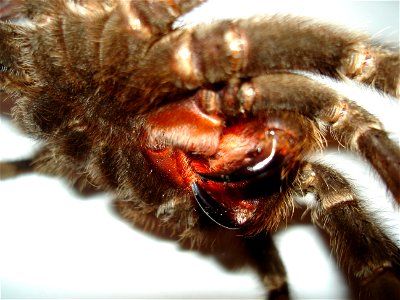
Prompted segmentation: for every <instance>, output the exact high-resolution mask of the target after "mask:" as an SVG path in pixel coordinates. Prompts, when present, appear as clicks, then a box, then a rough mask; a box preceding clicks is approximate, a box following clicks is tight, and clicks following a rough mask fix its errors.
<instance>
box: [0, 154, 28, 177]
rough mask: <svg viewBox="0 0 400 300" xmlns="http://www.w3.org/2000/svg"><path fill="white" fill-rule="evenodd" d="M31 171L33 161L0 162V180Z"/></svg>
mask: <svg viewBox="0 0 400 300" xmlns="http://www.w3.org/2000/svg"><path fill="white" fill-rule="evenodd" d="M33 171H34V170H33V160H32V159H29V158H28V159H21V160H16V161H9V162H0V180H3V179H7V178H12V177H15V176H18V175H22V174H25V173H31V172H33Z"/></svg>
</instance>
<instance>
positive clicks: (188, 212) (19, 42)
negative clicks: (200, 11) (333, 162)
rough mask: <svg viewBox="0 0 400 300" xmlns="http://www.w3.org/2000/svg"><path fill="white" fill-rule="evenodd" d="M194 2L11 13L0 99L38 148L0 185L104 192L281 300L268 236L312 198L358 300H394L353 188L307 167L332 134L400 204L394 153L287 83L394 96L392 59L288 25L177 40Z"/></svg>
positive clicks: (389, 265)
mask: <svg viewBox="0 0 400 300" xmlns="http://www.w3.org/2000/svg"><path fill="white" fill-rule="evenodd" d="M200 2H201V1H172V2H155V3H150V2H149V1H131V2H129V1H79V3H75V2H72V1H26V2H24V1H22V3H21V5H20V6H19V5H18V6H17V13H18V15H22V16H24V17H25V18H26V19H24V20H25V21H26V22H27V23H26V24H25V25H21V24H20V25H18V24H16V23H6V22H5V23H1V27H0V35H1V39H0V43H1V48H2V50H3V53H2V54H1V55H0V64H1V72H2V73H1V77H0V87H1V88H2V89H3V90H5V91H6V92H7V93H9V94H11V95H13V96H14V97H15V98H17V100H16V106H15V108H14V110H13V116H14V118H15V119H16V121H17V123H18V124H19V126H20V127H22V128H23V130H24V131H25V132H27V133H28V134H30V135H31V136H33V137H35V138H37V139H40V140H41V141H42V142H43V148H42V149H41V150H39V151H38V153H37V154H36V155H35V157H34V158H33V159H29V160H27V161H22V162H11V163H2V165H1V166H2V168H3V169H2V174H3V176H4V177H7V176H8V177H11V176H14V175H17V174H18V173H19V172H27V171H32V170H34V171H37V172H41V173H45V174H51V175H57V176H62V177H66V178H67V179H68V180H70V181H71V182H73V183H74V184H76V185H77V186H79V187H81V188H82V189H84V188H85V187H87V186H88V185H94V186H95V187H96V188H98V189H101V190H106V191H112V192H113V193H115V195H116V199H117V200H116V201H115V203H116V207H117V209H118V211H119V212H120V213H121V214H122V215H123V216H124V217H126V218H127V219H129V220H130V221H132V222H133V223H135V225H136V226H138V227H143V228H144V229H146V230H149V231H152V232H154V233H158V234H161V235H169V236H171V237H174V238H177V239H179V240H180V241H181V243H183V244H185V243H189V244H190V245H191V246H193V247H202V246H204V245H213V247H214V248H215V251H216V252H217V255H218V251H219V250H220V249H219V248H223V247H228V248H232V247H235V248H236V247H237V249H239V250H240V251H243V252H245V253H246V254H247V258H248V261H249V263H250V264H251V265H253V266H254V267H255V268H256V270H257V271H258V273H259V274H260V277H261V279H262V281H263V283H264V284H265V287H266V289H267V290H269V291H270V293H269V297H270V298H279V297H283V298H284V297H286V296H288V288H287V280H286V274H285V271H284V269H283V265H282V262H281V261H280V259H279V256H278V254H277V251H276V249H275V248H274V245H273V243H272V240H271V235H270V233H271V232H273V231H274V230H275V229H276V228H277V227H278V226H279V225H280V224H281V223H282V222H284V221H285V220H286V219H287V218H289V217H290V216H291V214H292V210H293V208H294V202H293V199H292V198H293V195H296V194H298V195H302V194H305V193H308V192H313V193H315V194H316V199H315V201H313V202H312V204H310V206H309V210H310V211H311V215H312V219H313V222H314V223H316V224H317V225H318V226H319V227H321V228H322V229H323V230H325V231H326V232H327V233H328V235H330V239H331V244H332V249H333V252H334V254H336V255H337V258H338V261H339V264H340V265H341V266H342V267H343V269H345V270H347V272H348V273H349V276H350V277H354V279H355V280H356V281H357V282H358V284H359V285H360V288H361V297H366V296H370V297H371V298H374V297H375V298H377V297H378V296H379V297H381V295H380V293H381V292H382V291H383V290H385V291H386V290H387V291H388V297H390V296H392V297H393V298H394V297H395V296H396V293H398V292H399V291H398V286H399V249H398V247H397V246H396V245H395V244H394V243H393V242H391V241H390V239H389V238H388V237H387V236H386V234H385V233H384V232H383V231H382V230H381V229H380V228H379V226H378V225H377V224H375V223H374V221H373V219H374V218H373V216H369V215H368V214H367V213H366V212H365V211H364V209H363V208H362V205H361V204H360V203H359V201H358V200H359V199H358V196H357V194H356V193H355V191H354V188H352V187H351V185H350V184H349V183H348V181H347V180H346V179H345V178H344V177H343V176H342V175H340V174H339V173H338V172H336V171H334V170H332V169H331V168H329V167H327V166H324V165H322V164H320V163H317V162H315V161H314V160H313V159H312V154H313V153H314V152H316V151H317V150H319V149H320V148H323V147H324V138H325V136H327V134H328V133H330V134H331V136H332V138H333V139H335V140H337V141H338V142H339V143H340V144H341V145H343V146H344V147H346V148H349V149H351V150H352V151H355V152H359V153H360V154H361V155H363V156H364V157H365V158H366V159H368V160H369V161H370V162H371V164H372V165H373V166H374V167H375V168H376V170H377V171H378V173H379V174H380V175H381V176H382V178H383V180H384V181H385V183H386V184H387V186H388V189H389V190H390V191H391V193H392V194H393V195H394V197H395V199H396V200H399V190H398V188H399V173H400V172H399V159H400V154H399V149H398V146H397V145H396V144H394V143H393V142H392V141H391V140H390V139H388V137H387V134H386V132H385V131H384V130H383V127H382V125H381V123H380V122H379V120H377V119H376V118H374V117H373V116H372V115H370V114H369V113H368V112H367V111H365V110H364V109H362V108H361V107H359V106H357V105H356V104H354V103H353V102H352V101H350V100H349V99H346V98H345V97H343V96H341V95H339V94H337V93H336V92H335V91H333V90H331V89H330V88H328V87H327V86H325V85H322V84H320V83H319V82H318V81H315V80H312V79H310V78H308V77H306V76H304V75H303V74H300V73H298V72H295V71H298V70H303V71H311V72H317V73H322V74H324V75H328V76H332V77H334V78H340V79H343V78H344V77H345V76H347V77H351V78H353V79H354V80H356V81H361V82H365V83H367V84H373V85H374V86H375V87H376V88H378V89H381V90H382V91H383V92H386V93H389V94H392V95H394V96H398V93H399V86H398V85H399V71H398V69H399V68H398V67H399V58H398V54H397V53H395V52H391V51H390V50H388V49H386V48H384V47H378V46H375V45H373V44H371V43H370V42H369V39H368V37H365V36H363V35H359V34H356V33H348V32H346V31H344V30H341V29H336V28H333V27H331V26H328V25H323V24H320V25H318V26H317V25H316V24H315V23H314V22H311V21H309V20H306V19H300V18H292V17H285V18H283V17H268V18H267V17H265V18H261V19H251V20H242V21H221V22H218V23H215V24H212V25H203V26H198V27H193V28H186V29H179V28H178V29H175V30H172V28H171V24H172V23H173V22H174V21H175V20H176V19H177V17H179V16H180V15H181V14H183V13H185V12H187V11H189V10H190V9H192V8H193V7H195V6H197V5H198V4H199V3H200ZM150 4H151V5H150ZM11 15H12V14H11ZM266 28H268V29H269V30H265V29H266ZM294 38H296V41H297V42H296V43H294V42H293V39H294ZM317 43H318V45H319V46H320V47H318V48H316V47H315V44H317ZM127 57H128V58H129V59H127ZM133 99H134V100H133ZM230 250H232V249H230ZM240 251H239V252H240ZM232 252H234V251H232ZM362 253H365V255H362ZM219 254H220V255H221V256H222V255H226V254H227V253H226V252H220V253H219ZM381 284H386V285H387V287H385V289H383V288H382V287H381ZM396 289H397V290H396Z"/></svg>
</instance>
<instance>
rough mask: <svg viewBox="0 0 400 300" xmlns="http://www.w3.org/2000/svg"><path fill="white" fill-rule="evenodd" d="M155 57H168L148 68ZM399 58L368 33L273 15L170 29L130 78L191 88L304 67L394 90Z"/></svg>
mask: <svg viewBox="0 0 400 300" xmlns="http://www.w3.org/2000/svg"><path fill="white" fill-rule="evenodd" d="M160 57H163V60H165V62H168V63H160V64H159V65H158V66H159V68H158V71H157V73H155V74H154V72H153V73H152V72H151V70H154V61H157V60H159V59H160ZM399 61H400V58H399V55H398V54H397V53H393V52H390V51H387V52H386V51H384V50H378V49H376V48H375V47H374V46H372V45H371V41H370V40H369V37H368V36H365V35H362V34H357V33H353V32H348V31H346V30H342V29H340V28H336V27H332V26H330V25H324V24H316V23H315V22H313V21H311V20H308V19H303V18H293V17H279V16H275V17H269V18H258V19H256V20H237V21H232V20H227V21H221V22H218V23H214V24H211V25H208V26H205V25H202V26H197V27H194V28H188V29H183V30H175V31H174V32H172V33H170V34H168V35H166V36H165V37H163V38H162V39H160V40H159V41H158V42H157V43H156V44H154V45H153V47H151V48H150V49H149V51H148V52H147V54H146V56H145V57H144V59H143V61H142V63H141V65H140V67H139V69H138V74H145V76H143V77H142V78H139V76H138V77H136V76H133V77H132V80H135V82H136V80H140V82H142V81H143V84H145V85H146V84H147V85H149V84H152V83H150V80H149V78H148V76H151V78H152V79H153V82H154V84H156V83H159V82H162V83H163V87H164V88H166V87H167V86H168V84H172V85H173V86H177V87H181V88H187V89H194V88H198V87H201V86H204V85H206V84H210V83H211V84H213V83H218V82H224V81H228V80H229V79H231V78H249V77H254V76H259V75H262V74H266V73H271V72H276V71H282V70H305V71H311V72H317V73H322V74H326V75H330V76H334V77H341V76H348V77H350V78H354V79H356V80H360V81H365V82H368V83H371V84H375V85H376V86H377V88H380V89H383V90H385V91H386V92H388V93H390V94H392V95H397V96H398V93H399V80H400V71H399V68H397V67H396V66H398V65H399ZM139 71H140V73H139ZM146 74H149V75H148V76H146ZM154 89H155V87H153V88H152V90H154ZM171 90H173V88H172V87H171Z"/></svg>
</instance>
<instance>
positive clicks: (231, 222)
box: [191, 142, 285, 229]
mask: <svg viewBox="0 0 400 300" xmlns="http://www.w3.org/2000/svg"><path fill="white" fill-rule="evenodd" d="M273 145H274V146H273V147H272V150H271V152H270V155H269V156H267V157H266V158H265V159H263V160H262V161H260V162H257V163H255V164H254V165H251V166H246V167H243V168H241V169H238V170H235V171H234V172H232V173H230V174H217V173H198V177H199V179H200V180H197V181H195V182H193V183H191V188H192V192H193V195H194V198H195V199H196V202H197V204H198V206H199V207H200V208H201V209H202V211H203V212H204V213H205V214H206V215H207V216H208V217H209V218H210V219H211V220H213V221H214V222H215V223H217V224H218V225H220V226H222V227H225V228H228V229H238V228H240V227H242V226H244V225H245V224H246V222H247V221H248V220H249V219H251V218H252V216H253V214H254V213H255V211H256V209H257V207H258V204H259V203H260V201H266V200H265V199H266V198H267V197H268V196H269V195H271V194H272V193H274V192H276V191H277V189H279V188H280V186H281V171H282V168H283V166H284V163H285V157H284V156H282V155H279V154H277V153H276V151H277V150H276V148H275V147H276V142H275V143H273Z"/></svg>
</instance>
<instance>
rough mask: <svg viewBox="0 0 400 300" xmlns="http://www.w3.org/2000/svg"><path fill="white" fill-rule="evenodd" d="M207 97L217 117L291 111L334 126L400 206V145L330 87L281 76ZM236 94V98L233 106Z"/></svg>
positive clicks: (339, 138)
mask: <svg viewBox="0 0 400 300" xmlns="http://www.w3.org/2000/svg"><path fill="white" fill-rule="evenodd" d="M201 92H202V93H204V91H201ZM207 93H209V95H208V96H207V97H198V98H199V99H203V98H204V99H207V101H203V102H200V105H201V106H203V107H205V109H206V110H207V107H211V108H212V109H211V110H210V112H211V113H213V112H215V111H223V112H224V113H225V114H237V113H238V112H244V113H246V114H254V115H257V114H262V113H263V112H264V111H268V110H289V111H293V112H297V113H299V114H301V115H304V116H306V117H308V118H310V119H312V120H315V121H316V122H317V123H318V124H319V125H320V127H321V129H322V130H324V129H325V128H329V129H330V131H331V133H332V136H333V137H334V138H335V139H336V140H337V141H338V142H339V143H340V144H341V145H343V146H344V147H346V148H348V149H350V150H352V151H356V152H358V153H360V154H361V155H363V156H364V157H365V158H366V159H367V160H368V161H369V162H370V163H371V164H372V165H373V166H374V168H375V169H376V170H377V172H378V173H379V174H380V176H381V177H382V178H383V180H384V181H385V182H386V184H387V186H388V188H389V190H390V191H391V192H392V194H393V195H394V197H395V199H396V200H397V201H398V202H400V149H399V147H398V145H396V143H395V142H393V141H392V140H391V139H390V138H389V137H388V134H387V133H386V131H385V130H384V127H383V125H382V124H381V122H379V120H378V119H377V118H376V117H375V116H373V115H372V114H370V113H369V112H368V111H366V110H365V109H363V108H362V107H360V106H358V105H356V104H355V103H354V102H353V101H351V100H349V99H347V98H345V97H343V96H341V95H340V94H338V93H337V92H336V91H335V90H333V89H331V88H330V87H328V86H326V85H324V84H321V83H319V82H316V81H314V80H312V79H310V78H307V77H305V76H303V75H298V74H290V73H281V74H279V73H278V74H270V75H263V76H258V77H255V78H252V79H251V80H249V81H246V82H244V83H233V84H232V86H230V87H228V88H227V89H225V90H223V92H222V95H221V94H218V93H214V92H207ZM213 93H214V94H213ZM226 94H228V96H230V97H227V96H226ZM232 95H233V97H236V98H235V101H233V102H232V100H231V99H232ZM225 99H227V100H225ZM224 101H226V103H225V102H224ZM229 101H230V102H229Z"/></svg>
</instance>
